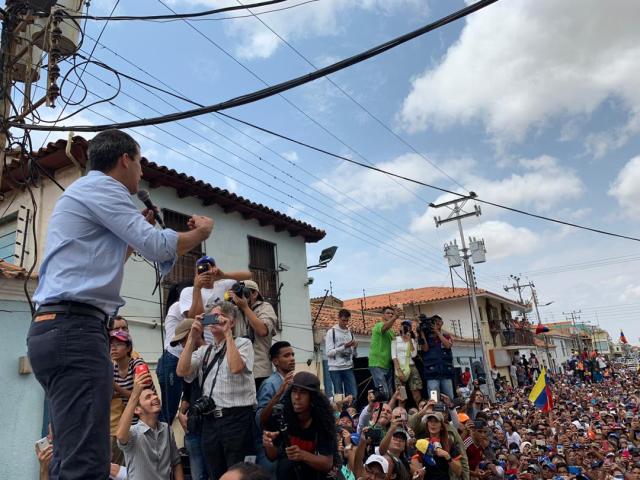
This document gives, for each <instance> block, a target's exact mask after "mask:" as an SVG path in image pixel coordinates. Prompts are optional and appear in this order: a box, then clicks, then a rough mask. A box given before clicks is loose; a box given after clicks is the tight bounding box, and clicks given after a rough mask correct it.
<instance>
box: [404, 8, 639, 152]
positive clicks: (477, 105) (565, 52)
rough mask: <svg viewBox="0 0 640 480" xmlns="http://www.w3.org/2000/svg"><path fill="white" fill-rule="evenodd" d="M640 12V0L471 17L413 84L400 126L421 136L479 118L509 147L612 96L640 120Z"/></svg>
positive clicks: (491, 10)
mask: <svg viewBox="0 0 640 480" xmlns="http://www.w3.org/2000/svg"><path fill="white" fill-rule="evenodd" d="M639 15H640V3H639V2H638V1H637V0H616V1H611V2H603V1H601V0H572V1H569V0H565V1H557V0H538V1H535V2H531V1H528V0H510V1H508V2H499V3H497V4H495V5H492V6H490V7H488V8H486V9H484V10H482V11H481V12H478V13H476V14H473V15H471V16H469V17H467V23H466V25H465V27H464V30H463V32H462V34H461V36H460V38H459V40H458V41H457V42H456V43H454V44H453V45H452V46H451V47H450V48H449V50H448V51H447V53H446V55H445V57H444V58H443V59H442V61H441V62H440V63H439V64H438V65H437V66H435V67H434V68H432V69H428V70H426V71H425V72H424V73H423V74H422V75H419V76H418V77H417V78H415V79H414V80H413V82H412V88H411V92H410V93H409V95H408V96H407V97H406V98H405V100H404V103H403V105H402V109H401V112H400V121H401V122H402V124H403V126H404V128H405V129H406V130H408V131H410V132H417V131H422V130H425V129H426V128H428V127H436V128H443V127H446V126H449V125H452V124H455V123H463V124H464V123H468V122H471V121H476V120H480V121H481V122H483V123H484V124H485V127H486V129H487V131H488V132H489V133H490V134H491V135H492V136H493V137H494V140H497V141H499V142H504V141H507V142H508V141H517V140H520V139H522V138H523V136H524V135H525V134H526V133H527V131H528V130H529V129H530V128H532V127H542V126H544V124H545V123H546V122H547V121H548V120H549V119H551V118H552V117H555V116H561V117H562V118H564V119H567V120H568V121H570V118H567V115H576V114H578V115H585V114H587V115H588V114H590V113H591V112H593V111H594V110H595V109H596V108H597V107H598V106H599V105H601V104H602V103H603V102H604V101H605V100H607V99H608V98H610V97H614V98H616V99H617V100H619V101H620V102H621V104H622V106H623V107H624V108H625V109H626V110H627V111H628V113H629V118H633V117H634V116H636V115H638V113H639V112H640V90H639V89H638V88H637V78H638V77H640V62H638V58H639V56H640V29H638V28H637V18H638V16H639ZM636 123H637V122H636ZM631 124H633V125H635V123H633V122H631ZM614 137H615V138H614V140H611V141H608V139H607V140H605V141H606V142H607V145H609V146H610V147H615V146H616V145H617V144H619V143H620V141H617V143H616V141H615V140H616V139H618V140H619V138H620V136H619V135H618V136H615V135H614ZM627 138H628V135H627ZM622 141H626V139H625V138H623V139H622ZM601 143H602V141H601ZM594 148H595V147H594ZM600 148H603V147H602V145H601V146H600ZM604 148H609V147H604Z"/></svg>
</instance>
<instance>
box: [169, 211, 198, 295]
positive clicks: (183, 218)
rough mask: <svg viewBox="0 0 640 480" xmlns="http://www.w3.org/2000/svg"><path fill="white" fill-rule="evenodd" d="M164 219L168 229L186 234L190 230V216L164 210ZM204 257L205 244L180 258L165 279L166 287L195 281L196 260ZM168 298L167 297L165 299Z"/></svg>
mask: <svg viewBox="0 0 640 480" xmlns="http://www.w3.org/2000/svg"><path fill="white" fill-rule="evenodd" d="M162 218H163V219H164V224H165V225H166V226H167V228H170V229H172V230H175V231H176V232H186V231H188V230H189V227H187V222H188V221H189V218H190V217H189V215H184V214H182V213H178V212H174V211H173V210H167V209H164V208H163V209H162ZM203 255H204V243H201V244H200V245H198V246H197V247H195V248H193V249H191V250H190V251H189V252H187V253H186V254H185V255H182V256H180V257H178V259H177V260H176V264H175V265H174V266H173V269H172V270H171V272H170V273H169V275H167V276H166V277H165V279H164V287H165V288H168V287H170V286H171V285H175V284H176V283H180V282H186V281H188V280H193V277H195V274H196V260H198V258H200V257H201V256H203ZM165 298H166V297H165Z"/></svg>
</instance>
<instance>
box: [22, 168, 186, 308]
mask: <svg viewBox="0 0 640 480" xmlns="http://www.w3.org/2000/svg"><path fill="white" fill-rule="evenodd" d="M129 245H131V246H132V247H133V248H134V249H135V250H136V251H138V252H140V253H141V254H142V256H144V257H145V258H147V259H148V260H150V261H152V262H158V263H159V267H160V271H161V273H162V274H163V275H166V274H167V273H169V271H170V270H171V268H172V267H173V264H174V263H175V260H176V257H177V252H176V250H177V246H178V234H177V233H176V232H174V231H173V230H168V229H167V230H158V229H156V228H154V227H153V226H152V225H150V224H149V223H148V222H147V221H146V220H145V218H144V217H143V216H142V215H141V214H140V211H139V210H138V209H137V208H136V206H135V205H134V203H133V200H132V198H131V194H130V193H129V190H128V189H127V188H126V187H125V186H124V185H123V184H122V183H120V182H119V181H117V180H115V179H114V178H111V177H109V176H108V175H105V174H104V173H102V172H99V171H97V170H92V171H90V172H89V173H88V174H87V175H86V176H85V177H82V178H80V179H78V180H76V181H75V182H73V184H72V185H71V186H70V187H69V188H67V190H66V191H65V192H63V194H62V195H61V196H60V198H59V199H58V202H57V203H56V206H55V208H54V209H53V213H52V215H51V218H50V219H49V230H48V232H47V240H46V247H45V252H44V260H43V262H42V264H41V266H40V279H39V283H38V288H37V289H36V292H35V294H34V296H33V299H34V301H35V302H36V304H37V305H38V306H40V305H44V304H48V303H55V302H60V301H64V300H71V301H75V302H82V303H88V304H90V305H93V306H94V307H97V308H99V309H100V310H102V311H104V312H105V313H107V314H109V315H114V314H115V313H117V311H118V309H119V308H120V307H121V306H122V305H124V300H123V299H122V298H121V297H120V287H121V286H122V277H123V275H124V262H125V256H126V254H127V248H128V246H129Z"/></svg>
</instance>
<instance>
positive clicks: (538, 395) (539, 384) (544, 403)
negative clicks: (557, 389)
mask: <svg viewBox="0 0 640 480" xmlns="http://www.w3.org/2000/svg"><path fill="white" fill-rule="evenodd" d="M529 401H530V402H531V403H533V404H534V405H535V406H536V407H537V408H539V409H540V410H542V411H543V412H548V411H550V410H551V409H552V408H553V398H551V388H550V387H549V379H548V378H547V370H546V369H544V368H543V369H542V372H540V375H539V376H538V380H537V381H536V384H535V385H534V386H533V389H532V390H531V393H530V394H529Z"/></svg>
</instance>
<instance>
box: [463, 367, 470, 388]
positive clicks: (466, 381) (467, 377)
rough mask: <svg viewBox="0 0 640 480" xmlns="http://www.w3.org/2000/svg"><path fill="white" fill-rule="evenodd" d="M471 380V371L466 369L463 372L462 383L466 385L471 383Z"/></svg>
mask: <svg viewBox="0 0 640 480" xmlns="http://www.w3.org/2000/svg"><path fill="white" fill-rule="evenodd" d="M469 380H471V372H467V371H466V370H465V371H464V372H462V384H463V385H464V386H467V385H469Z"/></svg>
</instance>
